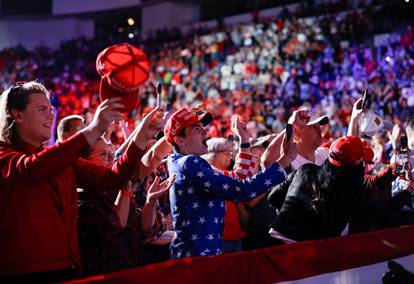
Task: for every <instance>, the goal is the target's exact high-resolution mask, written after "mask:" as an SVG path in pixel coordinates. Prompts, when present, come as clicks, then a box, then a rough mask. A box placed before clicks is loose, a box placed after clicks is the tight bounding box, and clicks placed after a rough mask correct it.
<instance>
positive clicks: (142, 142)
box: [133, 107, 164, 151]
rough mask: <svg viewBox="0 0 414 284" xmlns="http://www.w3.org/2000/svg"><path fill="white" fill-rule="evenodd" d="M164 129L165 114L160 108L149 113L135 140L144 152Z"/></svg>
mask: <svg viewBox="0 0 414 284" xmlns="http://www.w3.org/2000/svg"><path fill="white" fill-rule="evenodd" d="M163 127H164V113H163V112H162V110H161V109H160V108H158V107H156V108H154V109H153V110H152V111H151V112H150V113H148V114H147V115H146V116H145V117H144V119H143V120H142V121H141V123H140V124H139V125H138V126H137V129H136V131H135V133H134V137H133V140H134V142H135V143H136V144H137V146H138V148H139V149H141V150H142V151H144V150H145V149H146V147H147V145H148V143H149V142H150V141H151V139H152V138H153V137H154V136H155V134H157V133H158V132H160V131H161V130H162V129H163Z"/></svg>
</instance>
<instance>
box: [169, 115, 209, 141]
mask: <svg viewBox="0 0 414 284" xmlns="http://www.w3.org/2000/svg"><path fill="white" fill-rule="evenodd" d="M211 121H213V115H212V114H211V113H209V112H200V111H190V110H188V109H187V108H184V107H183V108H181V109H179V110H177V111H176V112H175V113H173V114H172V115H171V117H170V118H169V119H168V121H167V123H166V124H165V128H164V134H165V137H166V138H167V141H168V142H170V143H171V144H173V143H174V137H175V136H177V135H178V134H179V133H180V132H181V131H182V130H183V129H184V128H186V127H188V126H191V125H193V124H195V123H197V122H201V123H202V124H203V126H206V125H208V124H210V123H211Z"/></svg>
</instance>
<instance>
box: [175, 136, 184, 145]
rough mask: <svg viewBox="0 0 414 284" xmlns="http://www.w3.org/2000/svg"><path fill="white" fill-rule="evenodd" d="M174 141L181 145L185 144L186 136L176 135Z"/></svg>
mask: <svg viewBox="0 0 414 284" xmlns="http://www.w3.org/2000/svg"><path fill="white" fill-rule="evenodd" d="M174 142H175V144H177V145H178V146H181V145H183V144H184V138H183V137H180V136H175V137H174Z"/></svg>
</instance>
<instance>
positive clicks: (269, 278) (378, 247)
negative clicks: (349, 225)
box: [69, 226, 414, 284]
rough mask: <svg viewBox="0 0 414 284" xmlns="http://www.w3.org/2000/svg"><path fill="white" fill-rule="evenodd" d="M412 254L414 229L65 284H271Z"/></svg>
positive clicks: (159, 265) (163, 265)
mask: <svg viewBox="0 0 414 284" xmlns="http://www.w3.org/2000/svg"><path fill="white" fill-rule="evenodd" d="M410 254H414V226H407V227H400V228H392V229H385V230H381V231H375V232H369V233H363V234H356V235H352V236H345V237H338V238H330V239H323V240H318V241H307V242H301V243H297V244H289V245H283V246H276V247H271V248H266V249H261V250H254V251H245V252H239V253H231V254H224V255H221V256H213V257H194V258H185V259H179V260H171V261H167V262H163V263H157V264H153V265H147V266H142V267H138V268H135V269H130V270H125V271H121V272H116V273H112V274H107V275H99V276H95V277H90V278H85V279H81V280H76V281H71V282H69V283H73V284H75V283H94V282H99V283H168V284H175V283H180V284H185V283H208V284H212V283H225V284H231V283H275V282H281V281H288V280H295V279H302V278H305V277H310V276H314V275H318V274H322V273H328V272H334V271H340V270H345V269H349V268H352V267H358V266H364V265H369V264H373V263H378V262H383V261H386V260H390V259H394V258H399V257H403V256H407V255H410Z"/></svg>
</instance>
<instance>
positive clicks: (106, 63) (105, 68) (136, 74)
mask: <svg viewBox="0 0 414 284" xmlns="http://www.w3.org/2000/svg"><path fill="white" fill-rule="evenodd" d="M149 67H150V66H149V60H148V58H147V56H146V55H145V53H144V52H143V51H142V50H141V49H139V48H136V47H135V46H132V45H130V44H129V43H121V44H116V45H113V46H110V47H107V48H106V49H104V50H103V51H101V52H100V53H99V55H98V57H97V58H96V70H97V71H98V73H99V75H100V76H101V85H100V90H99V93H100V98H101V100H105V99H107V98H112V97H121V98H122V100H121V103H122V104H123V105H124V106H125V107H124V108H123V109H121V110H120V111H122V112H125V113H127V112H131V111H132V110H133V109H134V108H135V107H136V105H137V103H138V92H139V87H140V86H141V85H142V84H143V83H144V82H145V81H146V80H147V79H148V76H149Z"/></svg>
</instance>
